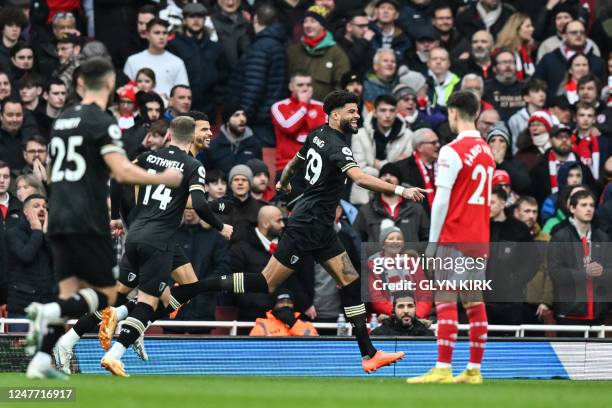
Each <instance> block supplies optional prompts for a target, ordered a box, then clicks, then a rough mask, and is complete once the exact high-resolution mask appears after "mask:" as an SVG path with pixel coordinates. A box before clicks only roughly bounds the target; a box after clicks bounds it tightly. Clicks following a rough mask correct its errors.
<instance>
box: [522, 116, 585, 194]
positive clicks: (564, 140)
mask: <svg viewBox="0 0 612 408" xmlns="http://www.w3.org/2000/svg"><path fill="white" fill-rule="evenodd" d="M550 134H551V137H550V144H551V148H550V149H549V150H548V151H546V152H545V154H544V157H543V160H542V161H541V162H540V163H539V164H538V165H537V167H536V168H535V169H534V171H533V172H532V174H531V181H532V189H531V190H532V191H533V194H534V197H535V198H536V200H538V202H540V203H543V202H544V199H545V198H546V197H547V196H548V195H549V194H551V193H555V192H557V191H559V180H558V177H557V175H558V174H559V169H560V167H561V165H562V164H563V163H565V162H568V161H570V162H571V161H578V157H577V156H576V154H575V153H573V152H572V140H571V129H569V128H568V127H566V126H563V125H559V126H555V127H554V128H553V129H552V130H551V132H550ZM581 168H582V181H583V184H586V185H587V186H589V187H591V188H595V186H596V182H595V180H594V179H593V175H592V174H591V171H590V170H589V169H588V167H586V166H581Z"/></svg>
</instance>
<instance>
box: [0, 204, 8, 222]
mask: <svg viewBox="0 0 612 408" xmlns="http://www.w3.org/2000/svg"><path fill="white" fill-rule="evenodd" d="M0 211H1V212H2V218H3V219H6V214H8V207H7V206H6V205H4V204H0Z"/></svg>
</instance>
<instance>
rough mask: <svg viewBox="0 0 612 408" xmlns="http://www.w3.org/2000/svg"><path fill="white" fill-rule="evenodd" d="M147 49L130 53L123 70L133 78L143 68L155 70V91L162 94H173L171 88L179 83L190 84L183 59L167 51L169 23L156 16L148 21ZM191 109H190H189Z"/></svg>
mask: <svg viewBox="0 0 612 408" xmlns="http://www.w3.org/2000/svg"><path fill="white" fill-rule="evenodd" d="M147 41H148V42H149V46H148V48H147V49H146V50H144V51H141V52H139V53H136V54H133V55H130V57H129V58H128V59H127V61H126V62H125V66H124V67H123V72H124V73H125V75H127V76H128V78H130V79H131V80H134V79H136V74H137V73H138V71H139V70H140V69H142V68H150V69H152V70H153V72H155V79H156V87H155V91H156V92H157V93H159V94H160V95H161V96H165V97H167V96H168V95H170V97H172V95H171V92H170V91H171V90H172V88H173V87H175V86H177V85H189V78H188V76H187V70H186V69H185V64H184V63H183V60H182V59H180V58H179V57H177V56H176V55H174V54H172V53H170V52H168V51H166V46H167V45H168V23H167V22H166V21H164V20H161V19H159V18H154V19H152V20H150V21H149V22H148V23H147ZM187 110H189V109H187Z"/></svg>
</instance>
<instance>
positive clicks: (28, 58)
mask: <svg viewBox="0 0 612 408" xmlns="http://www.w3.org/2000/svg"><path fill="white" fill-rule="evenodd" d="M34 66H35V61H34V48H33V47H32V46H31V45H29V44H28V43H25V42H23V41H20V42H18V43H17V44H15V46H14V47H13V48H11V71H10V73H11V76H12V78H13V79H20V78H21V77H22V76H23V75H25V74H26V73H29V72H32V71H36V70H35V69H34Z"/></svg>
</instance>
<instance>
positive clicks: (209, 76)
mask: <svg viewBox="0 0 612 408" xmlns="http://www.w3.org/2000/svg"><path fill="white" fill-rule="evenodd" d="M168 51H170V52H171V53H173V54H175V55H176V56H178V57H179V58H181V59H182V60H183V62H184V63H185V68H187V76H188V77H189V85H190V86H191V90H192V94H193V103H192V106H193V109H194V110H199V111H202V112H204V113H206V114H207V115H208V117H209V118H210V119H211V120H214V118H215V99H216V98H215V97H216V96H217V94H218V92H219V88H220V87H221V86H222V85H224V84H225V82H226V80H227V75H228V72H229V70H230V67H229V64H228V63H227V60H226V58H225V53H224V51H223V47H222V46H221V45H220V44H219V43H216V42H213V41H210V40H209V39H208V38H207V37H206V36H204V37H203V38H202V39H201V40H198V39H196V38H194V37H187V36H186V35H184V34H177V35H176V37H175V38H174V39H173V40H172V41H170V42H169V43H168Z"/></svg>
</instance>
